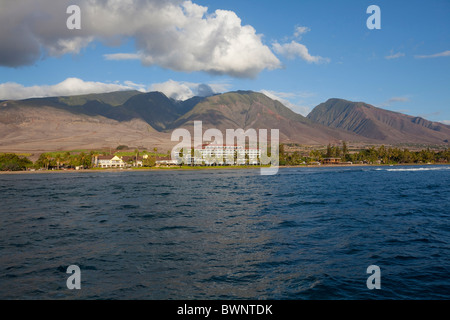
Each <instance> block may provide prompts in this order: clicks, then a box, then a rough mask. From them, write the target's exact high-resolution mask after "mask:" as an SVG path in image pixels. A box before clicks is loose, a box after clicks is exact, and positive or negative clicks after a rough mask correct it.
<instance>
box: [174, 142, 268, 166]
mask: <svg viewBox="0 0 450 320" xmlns="http://www.w3.org/2000/svg"><path fill="white" fill-rule="evenodd" d="M260 157H261V150H260V149H257V148H256V149H252V148H244V147H243V146H239V145H219V144H203V145H201V146H197V147H196V148H194V157H193V164H194V165H207V166H212V165H219V166H220V165H246V164H249V165H258V164H259V159H260ZM183 161H184V163H186V164H191V163H192V157H191V156H190V155H186V156H183Z"/></svg>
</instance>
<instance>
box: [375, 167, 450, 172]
mask: <svg viewBox="0 0 450 320" xmlns="http://www.w3.org/2000/svg"><path fill="white" fill-rule="evenodd" d="M376 170H378V171H380V170H383V171H390V172H391V171H394V172H396V171H435V170H436V171H437V170H450V167H425V168H424V167H420V168H395V169H384V168H378V169H376Z"/></svg>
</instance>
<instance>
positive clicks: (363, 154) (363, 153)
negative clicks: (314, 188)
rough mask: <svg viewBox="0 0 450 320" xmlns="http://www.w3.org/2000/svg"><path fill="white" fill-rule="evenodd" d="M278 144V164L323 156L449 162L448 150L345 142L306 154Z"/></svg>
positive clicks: (367, 160) (388, 161) (351, 159)
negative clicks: (350, 145) (352, 148)
mask: <svg viewBox="0 0 450 320" xmlns="http://www.w3.org/2000/svg"><path fill="white" fill-rule="evenodd" d="M285 149H286V148H285V146H284V145H280V165H300V164H308V163H311V162H322V161H323V159H325V158H340V160H341V162H352V163H354V164H356V163H369V164H414V163H416V164H420V163H449V162H450V150H449V149H448V148H447V149H445V150H439V151H433V150H431V149H430V148H426V149H422V150H420V151H410V150H409V149H408V148H399V147H391V146H389V147H386V146H384V145H381V146H378V147H375V146H372V147H369V148H365V149H362V150H355V151H350V150H349V148H348V146H347V144H346V143H345V142H343V143H342V146H335V145H331V144H328V146H327V147H326V149H313V150H310V151H309V153H308V154H305V153H300V152H299V151H295V152H287V151H285Z"/></svg>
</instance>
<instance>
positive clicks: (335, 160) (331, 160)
mask: <svg viewBox="0 0 450 320" xmlns="http://www.w3.org/2000/svg"><path fill="white" fill-rule="evenodd" d="M340 162H341V158H324V159H323V161H322V163H323V164H339V163H340Z"/></svg>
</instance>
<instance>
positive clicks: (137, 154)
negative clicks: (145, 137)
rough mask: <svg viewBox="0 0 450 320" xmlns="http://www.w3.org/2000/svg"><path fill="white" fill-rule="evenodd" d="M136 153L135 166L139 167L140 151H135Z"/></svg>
mask: <svg viewBox="0 0 450 320" xmlns="http://www.w3.org/2000/svg"><path fill="white" fill-rule="evenodd" d="M134 153H135V154H136V161H135V166H136V167H137V166H138V163H137V162H138V157H139V149H134Z"/></svg>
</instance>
